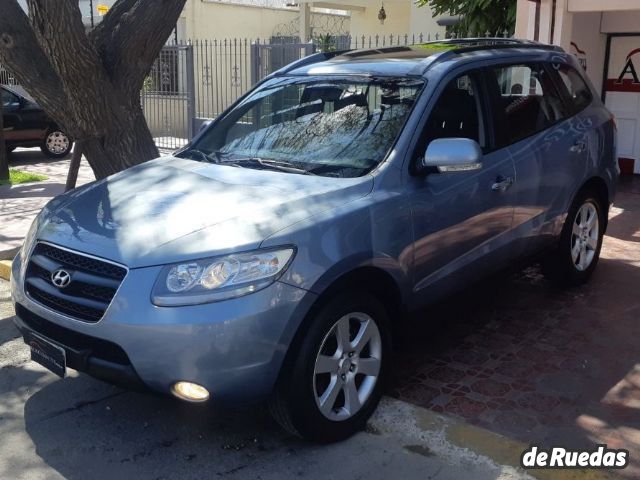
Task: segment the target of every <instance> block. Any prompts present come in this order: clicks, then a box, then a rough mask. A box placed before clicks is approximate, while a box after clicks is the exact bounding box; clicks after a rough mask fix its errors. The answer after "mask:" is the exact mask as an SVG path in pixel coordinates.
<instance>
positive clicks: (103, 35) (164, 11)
mask: <svg viewBox="0 0 640 480" xmlns="http://www.w3.org/2000/svg"><path fill="white" fill-rule="evenodd" d="M185 1H186V0H118V1H117V2H116V3H115V4H114V6H113V7H112V8H111V9H110V10H109V12H108V13H107V14H106V15H105V17H104V19H103V20H102V22H100V24H99V25H98V26H97V27H96V28H95V29H94V30H93V31H92V32H91V33H90V34H89V37H90V39H91V40H92V42H93V44H94V46H95V48H96V50H97V51H98V52H99V54H100V56H101V58H102V62H103V65H104V66H105V69H106V71H107V72H108V75H109V76H110V78H111V81H112V82H113V83H114V84H117V85H119V86H120V87H121V90H122V93H123V94H125V95H128V96H130V98H131V99H132V100H133V101H138V100H137V99H138V94H139V92H140V89H141V88H142V83H143V82H144V79H145V77H146V76H147V74H148V73H149V68H150V66H151V65H152V64H153V61H154V60H155V59H156V58H157V56H158V54H159V52H160V49H161V48H162V47H163V45H164V44H165V42H166V41H167V38H169V35H170V34H171V31H172V30H173V29H174V27H175V25H176V22H177V20H178V17H179V16H180V13H181V12H182V9H183V8H184V4H185Z"/></svg>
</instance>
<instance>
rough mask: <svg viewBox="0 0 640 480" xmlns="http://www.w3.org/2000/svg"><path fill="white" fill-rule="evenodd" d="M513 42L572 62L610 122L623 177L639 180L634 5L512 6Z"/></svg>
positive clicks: (639, 36) (531, 1)
mask: <svg viewBox="0 0 640 480" xmlns="http://www.w3.org/2000/svg"><path fill="white" fill-rule="evenodd" d="M516 37H519V38H527V39H531V40H537V41H540V42H544V43H554V44H557V45H560V46H562V47H563V48H564V49H565V50H566V51H568V52H571V53H573V54H574V55H576V56H577V57H578V59H579V60H580V62H581V63H582V65H583V67H584V68H585V69H586V72H587V74H588V76H589V77H590V79H591V81H592V82H593V84H594V85H595V87H596V89H597V90H598V91H599V92H600V93H601V95H602V98H603V99H604V101H605V103H606V105H607V106H608V107H609V109H610V110H611V111H612V112H613V114H614V115H615V116H616V119H617V124H618V155H619V157H620V166H621V168H622V170H623V173H636V174H640V0H607V1H603V0H518V15H517V21H516Z"/></svg>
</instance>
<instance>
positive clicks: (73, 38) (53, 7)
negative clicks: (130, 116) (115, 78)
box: [29, 0, 124, 137]
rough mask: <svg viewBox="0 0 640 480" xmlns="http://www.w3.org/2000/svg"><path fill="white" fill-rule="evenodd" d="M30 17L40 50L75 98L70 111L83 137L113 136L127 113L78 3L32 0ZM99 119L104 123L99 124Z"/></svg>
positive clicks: (66, 90) (67, 92)
mask: <svg viewBox="0 0 640 480" xmlns="http://www.w3.org/2000/svg"><path fill="white" fill-rule="evenodd" d="M29 16H30V19H31V27H32V29H33V31H34V33H35V37H36V38H37V40H38V42H39V44H40V47H41V48H42V49H43V51H44V52H45V54H46V55H47V56H48V57H49V58H50V59H51V63H52V66H53V68H54V70H55V71H56V73H57V74H58V75H59V77H60V78H61V79H62V82H63V88H64V90H65V92H66V94H67V95H68V96H69V97H73V102H72V103H71V105H70V107H69V108H73V109H74V110H73V114H74V119H75V125H77V126H78V128H79V130H80V131H81V132H82V133H81V135H82V136H93V137H104V136H106V135H107V134H108V133H113V132H109V131H108V126H109V125H118V124H119V123H120V122H121V120H122V119H123V117H124V112H122V111H121V110H119V109H118V108H117V105H118V98H117V91H116V89H114V87H113V85H112V84H111V82H110V81H109V79H108V77H107V75H106V72H105V70H104V68H103V65H102V62H101V61H100V58H99V57H98V54H97V52H96V51H95V49H94V47H93V45H92V44H91V42H89V40H88V39H87V36H86V34H85V30H84V25H83V23H82V15H81V13H80V8H79V6H78V3H77V2H74V1H70V0H66V1H62V2H61V1H59V0H29ZM76 106H81V108H74V107H76ZM95 118H103V119H104V121H103V122H100V123H98V122H95V121H94V119H95ZM75 125H74V127H75ZM67 128H69V127H67ZM71 133H72V134H73V132H71Z"/></svg>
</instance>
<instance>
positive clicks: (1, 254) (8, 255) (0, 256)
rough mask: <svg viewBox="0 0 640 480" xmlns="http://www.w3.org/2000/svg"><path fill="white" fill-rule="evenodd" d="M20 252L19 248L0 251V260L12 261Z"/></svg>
mask: <svg viewBox="0 0 640 480" xmlns="http://www.w3.org/2000/svg"><path fill="white" fill-rule="evenodd" d="M19 251H20V247H13V248H9V249H8V250H0V260H13V259H14V258H15V256H16V255H17V254H18V252H19Z"/></svg>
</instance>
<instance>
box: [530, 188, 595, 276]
mask: <svg viewBox="0 0 640 480" xmlns="http://www.w3.org/2000/svg"><path fill="white" fill-rule="evenodd" d="M605 224H606V218H605V206H603V205H602V202H601V200H600V199H599V198H598V196H597V195H596V194H595V193H594V192H593V191H590V190H585V191H583V192H581V193H579V194H578V196H577V197H576V199H575V200H574V202H573V204H572V205H571V208H570V209H569V213H568V214H567V219H566V220H565V224H564V227H563V229H562V234H561V236H560V242H559V244H558V247H557V249H556V250H555V251H554V252H553V253H552V254H551V255H549V257H548V258H547V259H546V260H545V262H544V263H543V268H544V272H545V274H546V275H547V276H548V277H549V278H550V280H552V281H553V282H554V283H555V284H557V285H560V286H576V285H582V284H584V283H585V282H587V281H588V280H589V278H590V277H591V275H592V274H593V272H594V270H595V269H596V266H597V264H598V260H599V258H600V250H601V249H602V240H603V237H604V227H605Z"/></svg>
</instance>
